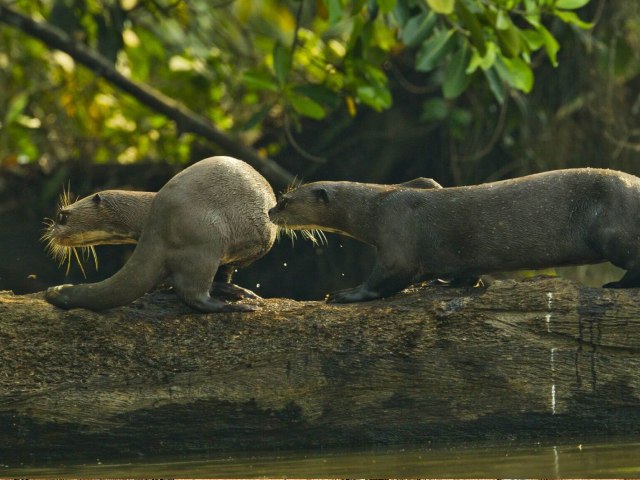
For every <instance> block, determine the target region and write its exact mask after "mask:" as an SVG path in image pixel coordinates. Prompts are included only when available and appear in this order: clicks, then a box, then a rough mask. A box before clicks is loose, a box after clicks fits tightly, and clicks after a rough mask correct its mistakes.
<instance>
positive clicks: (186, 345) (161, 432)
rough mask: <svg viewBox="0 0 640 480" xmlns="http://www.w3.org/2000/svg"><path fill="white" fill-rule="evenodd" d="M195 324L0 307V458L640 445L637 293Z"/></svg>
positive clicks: (424, 294) (284, 304)
mask: <svg viewBox="0 0 640 480" xmlns="http://www.w3.org/2000/svg"><path fill="white" fill-rule="evenodd" d="M257 304H259V305H260V306H261V309H260V310H259V311H257V312H255V313H248V314H247V313H245V314H237V313H236V314H215V315H203V314H198V313H194V312H192V311H190V310H189V309H188V308H187V307H184V306H183V305H181V304H180V303H179V302H178V301H177V299H176V298H175V296H174V295H173V294H172V293H171V292H162V291H160V292H155V293H152V294H148V295H146V296H145V297H143V298H142V299H140V300H138V301H136V302H134V303H133V304H132V305H130V306H126V307H122V308H117V309H113V310H110V311H107V312H105V313H94V312H89V311H86V310H72V311H62V310H59V309H57V308H55V307H52V306H50V305H48V304H47V303H46V302H44V300H43V299H42V296H41V294H33V295H25V296H18V295H13V294H11V293H10V292H3V293H1V294H0V361H1V364H0V458H12V459H17V458H21V459H27V460H28V459H29V458H40V459H42V458H65V459H69V457H70V456H71V457H76V458H80V459H82V458H85V459H95V458H106V457H109V456H119V457H120V458H122V457H126V456H129V455H133V456H139V455H148V454H152V453H164V454H171V455H177V454H182V453H189V452H199V453H203V452H216V451H237V450H240V449H241V450H244V451H264V450H273V449H285V448H286V449H290V448H297V449H300V448H325V447H344V446H365V445H381V444H397V443H403V444H413V445H425V444H432V445H433V444H451V443H459V442H468V441H475V440H485V439H494V440H496V439H497V440H500V441H503V440H505V439H509V438H518V439H532V440H534V439H535V441H540V440H541V439H553V438H562V439H563V440H567V439H569V438H575V439H577V440H579V439H580V438H583V437H588V438H590V439H592V438H593V437H594V436H599V435H617V434H638V433H639V430H640V348H639V344H640V343H639V340H640V291H638V290H605V289H598V288H587V287H583V286H581V285H578V284H576V283H572V282H569V281H566V280H560V279H549V278H544V279H535V280H533V281H523V282H515V281H497V282H496V283H494V284H493V285H492V286H490V287H488V288H486V289H479V288H476V289H471V288H468V289H455V288H446V287H427V286H420V287H415V288H412V289H409V290H406V291H404V292H403V293H401V294H399V295H397V296H394V297H392V298H389V299H385V300H380V301H374V302H368V303H362V304H353V305H327V304H324V303H322V302H296V301H293V300H286V299H268V300H263V301H257Z"/></svg>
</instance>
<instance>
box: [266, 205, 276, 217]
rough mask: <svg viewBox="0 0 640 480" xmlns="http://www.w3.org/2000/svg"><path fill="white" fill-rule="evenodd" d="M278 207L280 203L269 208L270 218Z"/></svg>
mask: <svg viewBox="0 0 640 480" xmlns="http://www.w3.org/2000/svg"><path fill="white" fill-rule="evenodd" d="M277 208H278V205H276V206H275V207H273V208H270V209H269V212H267V213H268V214H269V218H271V217H272V216H273V215H274V214H275V213H276V209H277Z"/></svg>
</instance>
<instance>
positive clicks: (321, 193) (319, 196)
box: [313, 188, 329, 203]
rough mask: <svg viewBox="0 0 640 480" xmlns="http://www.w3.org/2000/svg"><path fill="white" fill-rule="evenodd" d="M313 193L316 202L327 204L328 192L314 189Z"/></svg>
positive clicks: (324, 189) (323, 189)
mask: <svg viewBox="0 0 640 480" xmlns="http://www.w3.org/2000/svg"><path fill="white" fill-rule="evenodd" d="M313 193H314V194H315V196H316V199H317V200H321V201H322V202H324V203H329V192H327V189H326V188H316V189H315V190H314V191H313Z"/></svg>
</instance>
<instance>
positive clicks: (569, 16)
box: [553, 10, 593, 30]
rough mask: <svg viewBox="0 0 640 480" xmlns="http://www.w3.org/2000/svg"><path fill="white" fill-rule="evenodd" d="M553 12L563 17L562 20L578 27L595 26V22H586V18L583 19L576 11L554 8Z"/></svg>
mask: <svg viewBox="0 0 640 480" xmlns="http://www.w3.org/2000/svg"><path fill="white" fill-rule="evenodd" d="M553 14H554V15H555V16H556V17H558V18H560V19H562V21H564V22H566V23H570V24H572V25H575V26H576V27H579V28H583V29H585V30H588V29H590V28H593V23H589V22H585V21H584V20H581V19H580V17H579V16H578V14H577V13H576V12H567V11H564V10H554V11H553Z"/></svg>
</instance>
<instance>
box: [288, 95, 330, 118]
mask: <svg viewBox="0 0 640 480" xmlns="http://www.w3.org/2000/svg"><path fill="white" fill-rule="evenodd" d="M288 100H289V102H290V103H291V106H292V107H293V109H294V110H295V111H296V112H298V113H299V114H300V115H304V116H305V117H309V118H313V119H314V120H321V119H323V118H324V117H325V115H326V114H327V112H326V111H325V109H324V107H323V106H322V105H320V104H319V103H318V102H316V101H314V100H311V99H310V98H309V97H306V96H304V95H300V94H298V93H295V92H291V93H290V94H289V96H288Z"/></svg>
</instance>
